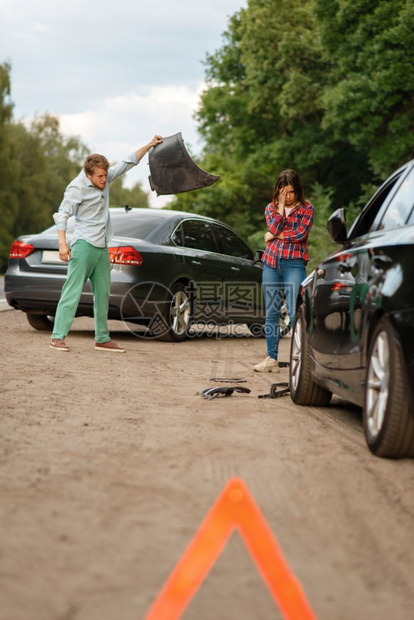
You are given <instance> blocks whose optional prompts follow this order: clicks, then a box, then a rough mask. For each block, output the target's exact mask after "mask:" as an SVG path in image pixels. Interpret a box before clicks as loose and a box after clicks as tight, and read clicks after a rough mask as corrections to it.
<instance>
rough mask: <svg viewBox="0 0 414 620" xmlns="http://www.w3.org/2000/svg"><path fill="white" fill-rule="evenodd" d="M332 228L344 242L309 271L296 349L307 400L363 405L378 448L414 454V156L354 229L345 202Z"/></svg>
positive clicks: (294, 379) (299, 391)
mask: <svg viewBox="0 0 414 620" xmlns="http://www.w3.org/2000/svg"><path fill="white" fill-rule="evenodd" d="M328 230H329V232H330V235H331V237H332V239H333V241H335V242H336V243H339V244H340V246H341V247H340V248H339V249H338V250H337V251H335V252H334V253H333V254H330V255H329V256H328V257H327V258H326V259H325V260H323V261H322V262H321V263H320V264H319V265H318V266H317V267H316V268H315V270H314V271H313V272H312V273H311V274H310V275H309V276H308V277H307V278H306V279H305V280H304V281H303V283H302V287H301V291H300V294H299V297H298V301H297V314H296V321H295V325H294V328H293V334H292V342H291V353H290V362H291V366H290V392H291V396H292V399H293V401H294V402H295V403H298V404H300V405H316V406H322V405H327V404H328V403H329V401H330V399H331V396H332V394H336V395H337V396H339V397H341V398H343V399H345V400H347V401H350V402H352V403H354V404H356V405H358V406H360V407H362V409H363V422H364V431H365V437H366V441H367V443H368V446H369V448H370V450H371V451H372V452H373V453H374V454H376V455H378V456H383V457H389V458H399V457H407V456H413V455H414V408H413V402H414V400H413V391H414V160H413V161H411V162H409V163H407V164H406V165H405V166H403V167H402V168H400V169H399V170H397V171H396V172H395V173H394V174H393V175H391V176H390V177H389V178H388V179H387V181H385V183H384V184H383V185H382V186H381V187H380V188H379V189H378V190H377V192H376V193H375V194H374V196H373V197H372V198H371V200H370V201H369V202H368V204H367V205H366V206H365V207H364V209H363V210H362V211H361V213H360V214H359V216H358V217H357V218H356V220H355V222H354V223H353V225H352V227H351V228H350V230H349V232H347V227H346V222H345V212H344V210H343V209H338V210H337V211H335V213H333V215H332V216H331V217H330V219H329V222H328Z"/></svg>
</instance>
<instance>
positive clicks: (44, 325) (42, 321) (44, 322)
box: [26, 312, 53, 332]
mask: <svg viewBox="0 0 414 620" xmlns="http://www.w3.org/2000/svg"><path fill="white" fill-rule="evenodd" d="M26 317H27V320H28V321H29V324H30V325H31V326H32V327H34V328H35V329H38V330H40V331H44V332H51V331H52V330H53V321H52V320H51V318H50V317H49V316H47V315H46V314H33V312H26Z"/></svg>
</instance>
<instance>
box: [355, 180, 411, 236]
mask: <svg viewBox="0 0 414 620" xmlns="http://www.w3.org/2000/svg"><path fill="white" fill-rule="evenodd" d="M400 177H401V174H399V175H397V176H394V177H392V178H391V179H389V180H388V181H387V182H386V183H385V184H384V185H383V186H382V187H380V188H379V190H378V191H377V192H376V194H374V196H373V197H372V198H371V200H370V201H369V202H368V204H367V206H366V207H365V208H364V209H363V211H362V212H361V214H360V215H359V216H358V217H357V218H356V220H355V222H354V224H353V225H352V227H351V229H350V231H349V235H348V236H349V238H352V239H354V238H355V237H360V236H361V235H366V234H367V233H368V232H370V231H371V230H377V228H378V225H379V219H380V218H381V217H382V213H383V210H384V208H385V206H386V205H387V204H388V202H389V199H390V196H391V195H392V189H393V188H394V187H395V185H396V183H397V181H398V180H399V179H400Z"/></svg>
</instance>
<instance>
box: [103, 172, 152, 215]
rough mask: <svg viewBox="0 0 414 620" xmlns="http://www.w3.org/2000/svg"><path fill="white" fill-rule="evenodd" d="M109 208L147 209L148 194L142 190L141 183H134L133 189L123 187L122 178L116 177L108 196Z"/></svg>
mask: <svg viewBox="0 0 414 620" xmlns="http://www.w3.org/2000/svg"><path fill="white" fill-rule="evenodd" d="M109 200H110V206H111V207H125V205H129V206H130V207H141V208H148V207H149V204H148V194H147V192H144V190H143V189H142V185H141V183H136V184H135V185H134V186H133V187H131V188H128V187H124V186H123V178H122V177H118V178H117V179H115V181H113V182H112V183H111V192H110V194H109Z"/></svg>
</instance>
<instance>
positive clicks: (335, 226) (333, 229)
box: [326, 208, 348, 243]
mask: <svg viewBox="0 0 414 620" xmlns="http://www.w3.org/2000/svg"><path fill="white" fill-rule="evenodd" d="M326 227H327V229H328V232H329V234H330V236H331V239H332V241H335V243H344V241H346V238H347V236H348V231H347V229H346V216H345V209H343V208H341V209H337V210H336V211H334V212H333V213H332V215H331V217H330V218H329V220H328V223H327V225H326Z"/></svg>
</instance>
